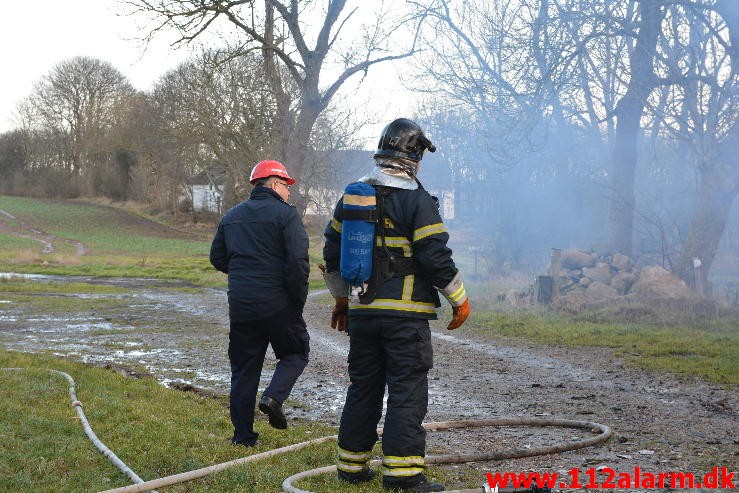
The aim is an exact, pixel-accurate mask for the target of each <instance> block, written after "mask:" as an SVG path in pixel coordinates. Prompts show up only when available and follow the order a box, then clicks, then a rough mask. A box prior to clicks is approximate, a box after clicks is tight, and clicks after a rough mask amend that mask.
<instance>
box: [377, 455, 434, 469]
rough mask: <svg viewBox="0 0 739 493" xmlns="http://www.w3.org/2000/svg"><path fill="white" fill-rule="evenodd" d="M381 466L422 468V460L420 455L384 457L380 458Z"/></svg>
mask: <svg viewBox="0 0 739 493" xmlns="http://www.w3.org/2000/svg"><path fill="white" fill-rule="evenodd" d="M382 464H383V465H384V466H401V467H403V466H406V467H407V466H423V464H424V458H423V457H421V456H420V455H409V456H405V457H402V456H397V455H386V456H384V457H383V458H382Z"/></svg>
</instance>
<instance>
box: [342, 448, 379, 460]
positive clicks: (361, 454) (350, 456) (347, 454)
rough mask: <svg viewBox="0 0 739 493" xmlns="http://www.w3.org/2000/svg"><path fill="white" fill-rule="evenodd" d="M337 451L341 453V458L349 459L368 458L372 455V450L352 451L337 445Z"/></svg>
mask: <svg viewBox="0 0 739 493" xmlns="http://www.w3.org/2000/svg"><path fill="white" fill-rule="evenodd" d="M336 448H337V453H338V455H339V459H349V460H367V459H369V458H370V455H372V451H371V450H368V451H367V452H350V451H348V450H344V449H343V448H341V447H336Z"/></svg>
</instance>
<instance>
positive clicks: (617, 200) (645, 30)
mask: <svg viewBox="0 0 739 493" xmlns="http://www.w3.org/2000/svg"><path fill="white" fill-rule="evenodd" d="M638 8H639V16H640V21H639V30H638V34H637V41H636V45H635V46H634V50H633V52H632V53H631V78H630V80H629V85H628V88H627V90H626V94H624V97H623V98H622V99H621V100H620V101H619V102H618V104H617V105H616V110H615V113H616V142H615V144H614V146H613V151H612V152H613V154H612V159H611V163H612V170H613V172H612V175H611V206H610V223H609V226H610V227H609V243H610V246H611V249H612V251H613V252H620V253H622V254H624V255H629V256H630V255H632V250H633V241H634V205H635V199H634V176H635V170H636V147H637V143H638V137H639V130H640V125H639V122H640V120H641V115H642V112H643V111H644V106H645V104H646V101H647V97H648V96H649V93H650V92H651V91H652V88H653V87H654V70H653V60H654V56H655V51H656V47H657V38H658V35H659V31H660V25H661V23H662V18H663V17H664V11H663V10H662V9H661V8H660V5H659V2H640V3H639V7H638Z"/></svg>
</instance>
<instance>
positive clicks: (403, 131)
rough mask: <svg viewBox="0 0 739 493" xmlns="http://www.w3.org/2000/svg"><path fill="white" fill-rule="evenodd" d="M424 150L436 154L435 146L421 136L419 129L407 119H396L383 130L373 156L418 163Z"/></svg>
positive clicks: (421, 132) (421, 131)
mask: <svg viewBox="0 0 739 493" xmlns="http://www.w3.org/2000/svg"><path fill="white" fill-rule="evenodd" d="M426 149H428V150H429V151H431V152H436V146H435V145H434V144H432V143H431V141H430V140H429V139H428V138H427V137H426V136H425V135H424V134H423V130H421V127H419V126H418V124H417V123H416V122H414V121H412V120H409V119H407V118H398V119H397V120H393V121H392V122H390V123H389V124H388V125H387V126H386V127H385V128H384V129H383V131H382V133H381V134H380V142H379V143H378V144H377V151H375V156H384V157H400V158H405V159H410V160H411V161H416V162H418V161H420V160H421V158H422V157H423V151H425V150H426Z"/></svg>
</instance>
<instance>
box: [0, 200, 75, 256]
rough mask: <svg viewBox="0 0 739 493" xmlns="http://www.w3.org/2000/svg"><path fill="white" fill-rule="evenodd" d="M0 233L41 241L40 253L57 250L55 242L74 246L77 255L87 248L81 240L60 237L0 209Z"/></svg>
mask: <svg viewBox="0 0 739 493" xmlns="http://www.w3.org/2000/svg"><path fill="white" fill-rule="evenodd" d="M0 233H2V234H7V235H11V236H17V237H19V238H25V239H27V240H33V241H37V242H39V243H41V245H42V247H41V253H43V254H49V253H54V252H55V251H58V250H59V248H58V246H57V244H59V243H66V244H68V245H72V246H73V247H74V248H75V253H76V254H77V255H85V254H86V253H87V248H86V247H85V245H83V244H82V243H81V242H79V241H76V240H69V239H65V238H60V237H58V236H55V235H52V234H49V233H46V232H44V231H41V230H40V229H37V228H35V227H33V226H31V225H30V224H28V223H26V222H25V221H23V220H22V219H19V218H17V217H16V216H14V215H13V214H11V213H9V212H7V211H4V210H2V209H0Z"/></svg>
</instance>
